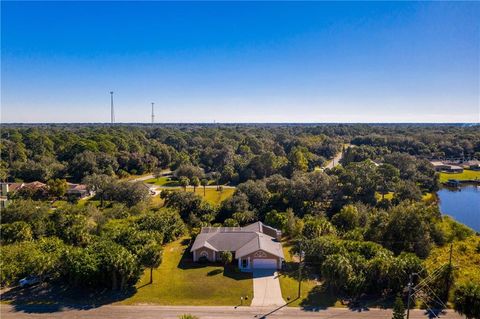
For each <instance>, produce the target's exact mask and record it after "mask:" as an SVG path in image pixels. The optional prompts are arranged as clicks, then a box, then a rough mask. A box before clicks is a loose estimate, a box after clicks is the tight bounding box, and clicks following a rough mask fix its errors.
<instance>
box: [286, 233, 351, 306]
mask: <svg viewBox="0 0 480 319" xmlns="http://www.w3.org/2000/svg"><path fill="white" fill-rule="evenodd" d="M282 245H283V254H284V255H285V261H286V262H287V265H288V266H287V268H288V269H289V271H284V272H281V273H280V288H281V289H282V296H283V299H284V300H285V301H286V302H289V301H288V300H287V298H290V303H289V304H288V306H289V307H299V306H300V307H344V306H343V305H342V304H341V302H340V300H338V298H336V297H335V296H334V295H333V294H332V293H329V292H328V291H326V290H325V289H324V286H322V284H321V283H319V282H318V281H317V280H315V278H313V277H312V276H310V275H309V273H308V271H307V269H305V271H304V275H306V276H305V277H306V278H308V279H304V280H302V286H301V293H300V298H297V296H298V277H297V274H298V267H297V266H298V264H297V263H296V261H295V260H294V258H293V256H292V255H291V254H290V248H291V247H292V246H291V244H290V243H289V242H287V241H284V242H283V243H282Z"/></svg>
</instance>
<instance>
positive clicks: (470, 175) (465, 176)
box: [440, 169, 480, 183]
mask: <svg viewBox="0 0 480 319" xmlns="http://www.w3.org/2000/svg"><path fill="white" fill-rule="evenodd" d="M449 179H458V180H469V179H480V171H472V170H469V169H466V170H464V171H463V172H462V173H444V172H441V173H440V182H441V183H444V182H446V181H448V180H449Z"/></svg>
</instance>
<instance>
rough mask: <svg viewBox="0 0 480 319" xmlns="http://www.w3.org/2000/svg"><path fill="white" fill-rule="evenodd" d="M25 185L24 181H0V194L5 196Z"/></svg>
mask: <svg viewBox="0 0 480 319" xmlns="http://www.w3.org/2000/svg"><path fill="white" fill-rule="evenodd" d="M23 186H25V184H24V183H1V184H0V196H5V197H6V196H7V195H8V194H9V193H15V192H16V191H17V190H19V189H20V188H22V187H23Z"/></svg>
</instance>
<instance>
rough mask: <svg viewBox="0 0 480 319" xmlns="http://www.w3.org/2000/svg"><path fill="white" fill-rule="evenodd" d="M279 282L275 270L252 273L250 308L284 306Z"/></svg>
mask: <svg viewBox="0 0 480 319" xmlns="http://www.w3.org/2000/svg"><path fill="white" fill-rule="evenodd" d="M284 305H285V300H283V298H282V290H281V289H280V280H279V279H278V273H277V272H276V271H275V270H273V269H272V270H270V269H262V270H254V271H253V300H252V304H251V306H252V307H267V306H277V307H280V306H284Z"/></svg>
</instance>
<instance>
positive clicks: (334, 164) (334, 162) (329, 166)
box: [324, 152, 343, 169]
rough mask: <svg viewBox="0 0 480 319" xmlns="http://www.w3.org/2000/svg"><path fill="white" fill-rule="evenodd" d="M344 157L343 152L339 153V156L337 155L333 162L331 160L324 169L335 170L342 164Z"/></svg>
mask: <svg viewBox="0 0 480 319" xmlns="http://www.w3.org/2000/svg"><path fill="white" fill-rule="evenodd" d="M342 155H343V153H342V152H339V153H338V154H337V155H335V157H334V158H333V160H331V161H330V162H328V164H327V165H325V167H324V168H330V169H331V168H334V167H335V166H337V165H338V164H340V160H341V159H342Z"/></svg>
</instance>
